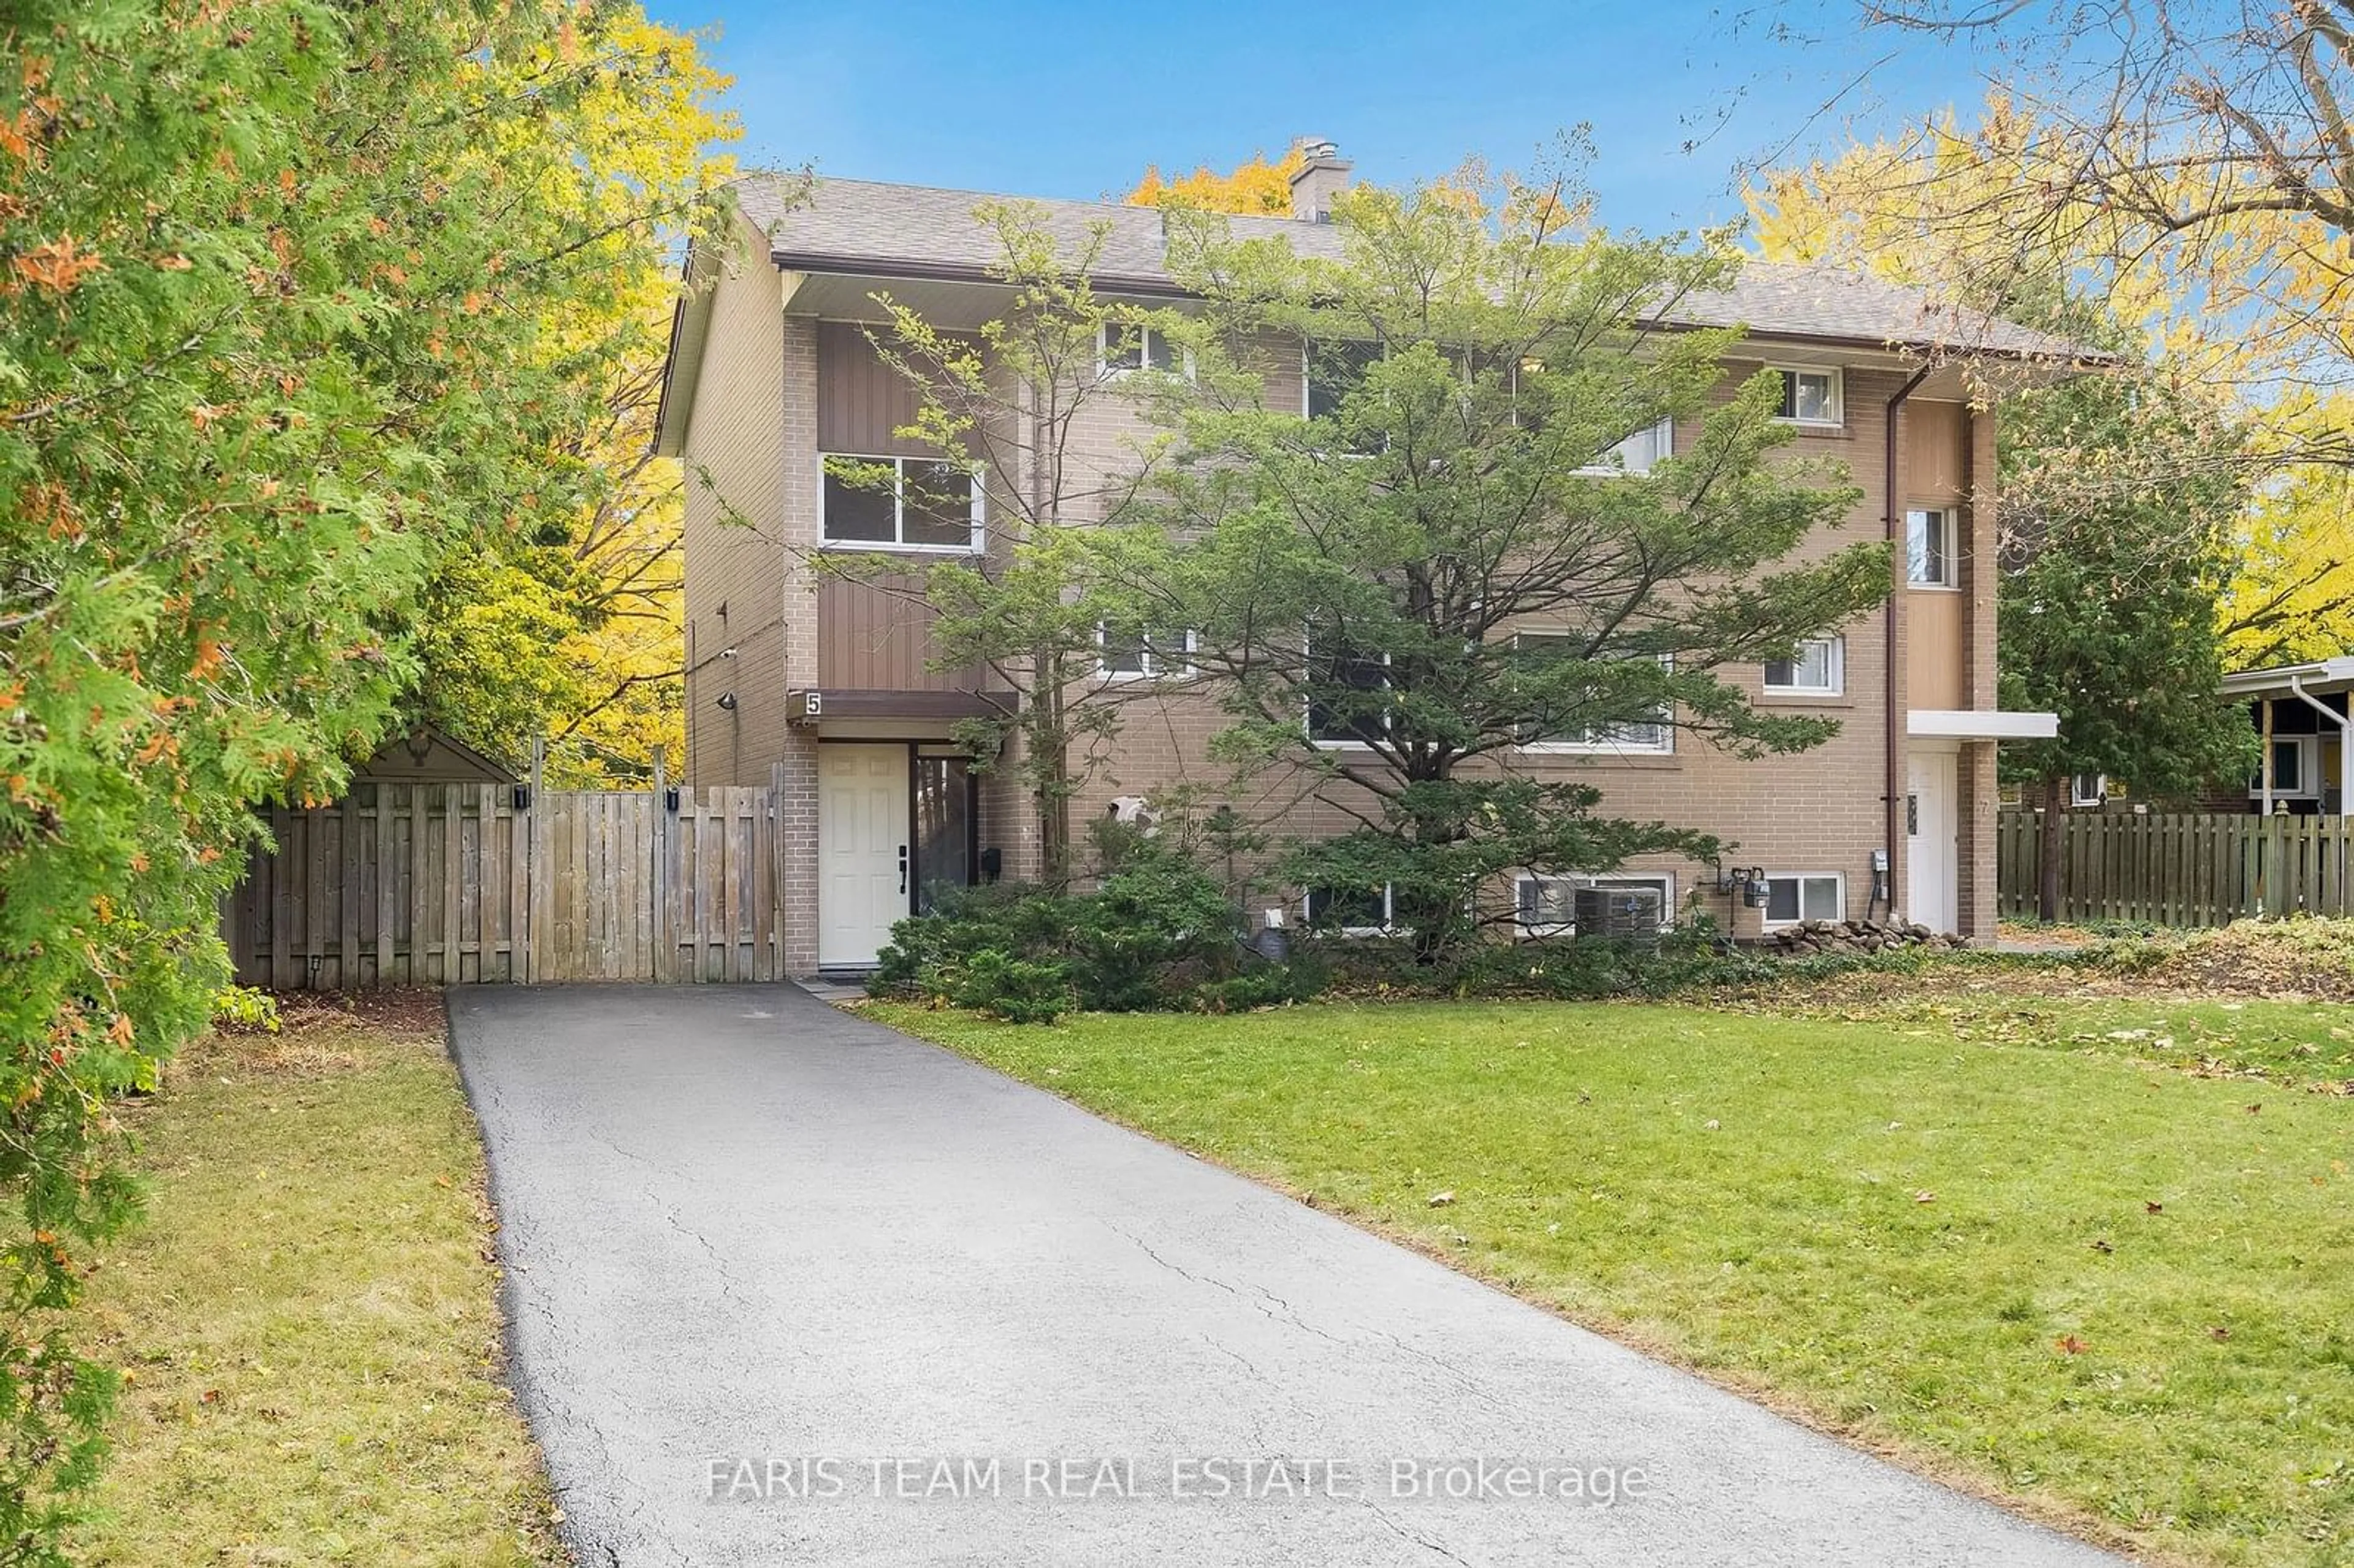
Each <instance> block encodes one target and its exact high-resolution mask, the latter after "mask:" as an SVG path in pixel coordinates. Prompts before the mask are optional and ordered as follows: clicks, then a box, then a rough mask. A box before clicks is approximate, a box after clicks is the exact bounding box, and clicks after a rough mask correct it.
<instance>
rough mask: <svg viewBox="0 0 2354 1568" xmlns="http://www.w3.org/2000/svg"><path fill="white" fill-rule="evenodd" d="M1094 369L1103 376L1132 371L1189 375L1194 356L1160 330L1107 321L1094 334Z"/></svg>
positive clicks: (1135, 324) (1191, 370)
mask: <svg viewBox="0 0 2354 1568" xmlns="http://www.w3.org/2000/svg"><path fill="white" fill-rule="evenodd" d="M1096 369H1097V373H1098V374H1099V375H1103V376H1125V375H1127V374H1128V373H1129V372H1130V371H1134V370H1157V371H1160V372H1161V373H1162V374H1164V375H1170V376H1178V375H1182V376H1191V375H1192V374H1193V355H1191V354H1189V353H1187V352H1186V351H1185V350H1184V349H1183V348H1182V347H1181V346H1179V344H1177V342H1176V340H1175V339H1173V338H1172V337H1171V336H1170V335H1169V334H1167V333H1165V332H1163V331H1161V329H1160V328H1159V327H1156V326H1140V325H1139V324H1137V323H1133V322H1106V323H1104V324H1103V326H1102V328H1101V329H1100V330H1098V331H1097V334H1096Z"/></svg>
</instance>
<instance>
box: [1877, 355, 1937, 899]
mask: <svg viewBox="0 0 2354 1568" xmlns="http://www.w3.org/2000/svg"><path fill="white" fill-rule="evenodd" d="M1931 368H1932V367H1931V366H1926V365H1925V366H1922V367H1921V368H1920V369H1918V370H1916V371H1914V373H1913V375H1912V377H1911V378H1910V379H1909V380H1907V381H1906V382H1905V383H1904V385H1903V386H1902V387H1898V388H1897V389H1896V395H1895V396H1894V397H1891V398H1889V399H1888V411H1887V414H1886V416H1885V417H1884V418H1883V419H1882V434H1883V435H1884V436H1885V437H1886V439H1887V443H1888V444H1887V450H1886V451H1885V452H1884V453H1883V454H1882V464H1881V470H1880V471H1881V479H1882V484H1883V485H1884V486H1885V502H1886V514H1885V515H1884V516H1883V517H1882V524H1883V525H1884V526H1885V527H1886V529H1887V535H1888V544H1889V551H1888V557H1889V559H1888V574H1889V588H1888V605H1887V608H1886V609H1885V610H1884V611H1883V612H1882V613H1883V618H1884V619H1883V630H1882V646H1883V647H1884V648H1885V649H1886V650H1887V652H1886V654H1885V656H1884V658H1883V661H1882V662H1884V663H1885V664H1886V665H1887V672H1886V678H1885V679H1884V680H1883V681H1882V686H1883V687H1884V688H1885V691H1884V693H1883V697H1884V701H1885V707H1884V709H1883V714H1882V717H1883V723H1882V728H1883V729H1884V730H1885V731H1886V732H1887V733H1886V737H1885V738H1886V750H1887V755H1886V758H1885V759H1884V768H1885V777H1884V779H1883V780H1882V781H1883V782H1884V783H1885V784H1886V786H1887V789H1886V792H1885V793H1884V794H1883V795H1882V797H1881V799H1882V801H1883V802H1884V803H1885V805H1886V808H1887V810H1886V819H1887V820H1886V823H1885V826H1886V828H1887V833H1888V912H1889V913H1890V914H1892V915H1893V914H1894V913H1895V911H1896V846H1897V845H1898V844H1900V843H1902V842H1904V795H1905V790H1904V732H1903V706H1904V705H1903V703H1902V702H1900V701H1899V700H1898V698H1897V694H1896V692H1897V682H1898V681H1900V680H1902V679H1903V676H1904V673H1905V672H1903V671H1902V670H1899V669H1898V668H1897V666H1896V634H1897V630H1898V629H1899V628H1900V627H1901V626H1902V625H1903V610H1902V609H1901V607H1902V605H1903V599H1904V588H1905V585H1906V584H1907V583H1908V582H1909V581H1910V580H1911V578H1910V574H1909V573H1907V571H1906V570H1905V567H1904V508H1903V504H1902V500H1901V498H1902V494H1903V493H1902V491H1901V490H1900V489H1899V487H1898V485H1897V482H1896V413H1897V410H1898V409H1899V408H1902V407H1903V403H1904V399H1906V398H1907V397H1912V396H1913V394H1914V391H1916V390H1917V389H1918V388H1919V387H1920V385H1921V383H1922V382H1924V381H1925V380H1927V379H1928V378H1929V372H1930V370H1931ZM1905 870H1906V871H1907V872H1910V871H1911V870H1912V867H1911V866H1909V865H1908V866H1906V867H1905ZM1871 912H1872V911H1871V908H1870V906H1869V905H1867V906H1866V907H1865V910H1864V913H1865V915H1866V916H1867V917H1868V916H1870V915H1871Z"/></svg>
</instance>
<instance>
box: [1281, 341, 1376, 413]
mask: <svg viewBox="0 0 2354 1568" xmlns="http://www.w3.org/2000/svg"><path fill="white" fill-rule="evenodd" d="M1381 357H1382V345H1381V344H1378V343H1358V342H1345V341H1344V342H1339V343H1322V342H1319V341H1317V340H1316V339H1313V338H1310V340H1309V343H1308V347H1307V349H1306V351H1305V354H1304V356H1303V358H1302V359H1301V362H1300V369H1301V374H1300V379H1301V383H1302V387H1303V388H1304V389H1303V391H1302V392H1301V394H1300V409H1299V411H1300V412H1301V413H1303V414H1305V415H1307V416H1308V417H1309V418H1311V419H1330V418H1334V417H1335V416H1337V415H1338V414H1339V413H1340V412H1341V404H1342V403H1343V402H1345V401H1346V400H1347V399H1348V397H1349V395H1350V394H1351V393H1352V392H1354V391H1355V390H1356V389H1357V387H1358V384H1359V383H1361V382H1363V380H1364V378H1365V371H1366V370H1367V368H1368V367H1370V366H1372V365H1373V363H1374V362H1375V361H1376V360H1378V359H1380V358H1381Z"/></svg>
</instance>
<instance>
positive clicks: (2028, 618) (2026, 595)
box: [1997, 376, 2257, 920]
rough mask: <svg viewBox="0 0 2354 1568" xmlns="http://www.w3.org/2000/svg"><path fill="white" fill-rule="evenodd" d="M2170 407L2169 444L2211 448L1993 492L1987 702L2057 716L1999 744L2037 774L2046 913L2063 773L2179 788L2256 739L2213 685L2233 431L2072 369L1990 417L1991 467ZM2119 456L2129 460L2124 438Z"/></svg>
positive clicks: (2198, 785) (2006, 760)
mask: <svg viewBox="0 0 2354 1568" xmlns="http://www.w3.org/2000/svg"><path fill="white" fill-rule="evenodd" d="M2168 420H2171V421H2172V422H2173V423H2174V425H2175V426H2176V427H2177V428H2176V429H2173V430H2172V431H2171V432H2168V434H2169V435H2170V438H2171V439H2170V440H2168V447H2169V450H2174V451H2177V452H2181V451H2189V450H2195V449H2196V448H2198V447H2200V446H2201V445H2204V446H2206V447H2208V448H2209V449H2211V450H2213V451H2214V452H2215V453H2216V460H2215V461H2212V462H2211V463H2207V464H2203V465H2189V466H2187V467H2185V466H2179V465H2176V464H2173V463H2168V465H2167V472H2166V474H2165V475H2164V476H2163V477H2160V478H2157V479H2154V480H2153V481H2152V482H2150V483H2147V484H2146V485H2143V486H2140V487H2137V488H2133V489H2122V488H2112V487H2102V486H2094V487H2090V488H2087V489H2086V490H2084V492H2082V493H2079V494H2076V495H2074V496H2069V495H2066V494H2064V493H2059V492H2057V491H2056V490H2055V489H2053V488H2052V487H2048V486H2047V487H2044V488H2043V489H2042V490H2041V493H2040V499H2039V501H2038V502H2037V503H2036V504H2035V505H2034V506H2033V507H2031V508H2026V509H2021V508H2017V507H2010V508H2006V511H2007V514H2008V515H2007V518H2006V527H2005V535H2006V537H2005V542H2004V548H2003V552H2002V563H2001V577H2000V579H1999V582H2000V588H1999V613H2000V641H2001V645H2002V665H2001V670H2000V673H1999V681H2000V684H2001V700H2002V705H2003V706H2004V707H2006V708H2014V709H2021V710H2025V711H2030V712H2037V711H2041V712H2048V713H2056V714H2058V715H2060V732H2059V735H2058V736H2056V737H2055V738H2053V739H2051V740H2033V741H2014V742H2010V743H2008V744H2006V745H2005V746H2004V747H2003V748H2002V757H2001V768H2002V773H2003V776H2004V777H2005V778H2006V779H2011V780H2013V781H2016V782H2018V783H2020V784H2021V785H2022V786H2026V787H2029V788H2031V789H2035V790H2037V791H2039V792H2040V793H2041V797H2042V800H2043V807H2044V810H2043V816H2042V819H2041V841H2042V843H2041V848H2042V853H2041V885H2040V887H2039V890H2038V901H2039V905H2040V908H2041V915H2042V917H2043V918H2045V919H2047V920H2052V919H2057V918H2058V917H2059V914H2060V845H2061V823H2062V809H2063V808H2064V806H2065V805H2066V803H2067V800H2068V779H2069V777H2070V775H2072V774H2077V773H2098V774H2106V775H2108V776H2109V777H2111V778H2116V779H2128V780H2130V781H2131V782H2132V784H2133V787H2134V789H2135V790H2136V791H2137V793H2141V794H2147V795H2155V796H2159V797H2165V796H2169V795H2175V796H2179V795H2187V794H2191V793H2195V792H2196V791H2198V790H2199V789H2202V788H2203V787H2205V786H2206V785H2208V784H2210V783H2211V782H2213V781H2215V780H2217V779H2224V778H2229V777H2232V776H2233V775H2240V776H2244V775H2245V773H2246V771H2247V769H2248V768H2249V767H2250V766H2251V765H2252V764H2253V762H2254V761H2255V759H2256V756H2257V748H2256V737H2255V736H2254V734H2253V732H2252V731H2251V730H2250V729H2249V727H2248V722H2247V718H2246V715H2245V714H2244V713H2243V711H2242V710H2241V709H2240V708H2238V707H2235V706H2233V705H2231V704H2228V703H2225V702H2222V701H2221V700H2219V698H2218V696H2217V688H2218V685H2219V683H2221V680H2222V677H2223V673H2224V659H2223V644H2222V641H2221V638H2220V637H2219V636H2218V635H2217V631H2216V618H2217V605H2218V603H2219V601H2220V600H2221V599H2222V598H2223V596H2224V595H2225V594H2226V592H2227V591H2228V589H2229V586H2230V583H2231V580H2232V572H2233V568H2234V565H2235V552H2234V550H2233V548H2232V541H2233V539H2234V537H2235V527H2234V524H2235V523H2236V521H2237V519H2238V518H2240V517H2241V516H2242V515H2243V512H2244V509H2245V505H2246V500H2247V487H2246V481H2245V477H2244V474H2243V471H2241V470H2240V469H2239V468H2238V466H2237V465H2236V464H2235V463H2234V462H2233V461H2232V456H2233V449H2234V445H2235V442H2236V440H2237V439H2238V433H2237V431H2236V430H2235V429H2232V427H2231V426H2230V425H2228V424H2220V425H2219V424H2218V423H2216V422H2214V421H2213V419H2212V418H2211V409H2210V408H2208V407H2207V406H2206V405H2205V403H2204V401H2203V400H2197V401H2189V402H2186V400H2183V399H2173V400H2171V401H2169V400H2168V399H2166V398H2165V397H2163V395H2162V394H2159V393H2156V392H2154V391H2153V390H2152V389H2151V388H2150V387H2147V386H2137V385H2136V384H2135V383H2134V382H2133V381H2132V380H2130V379H2123V378H2111V377H2098V376H2094V377H2085V378H2083V379H2081V380H2078V381H2075V382H2073V383H2071V384H2069V385H2067V386H2064V387H2057V388H2052V389H2050V390H2047V391H2045V392H2042V393H2040V394H2038V395H2036V396H2035V397H2030V398H2022V399H2020V402H2019V406H2018V407H2017V408H2013V409H2010V410H2009V411H2007V412H2006V414H2005V416H2004V418H2003V422H2002V423H2001V425H2000V426H1999V428H1998V433H1997V450H1998V453H1999V465H2000V466H2001V467H2002V468H2004V469H2005V470H2009V469H2011V468H2014V467H2016V466H2018V465H2019V464H2020V462H2022V461H2047V460H2048V456H2049V453H2050V452H2051V451H2052V450H2054V449H2066V450H2086V451H2096V452H2097V451H2102V450H2105V449H2110V448H2130V447H2132V446H2133V445H2134V444H2135V443H2137V442H2142V441H2147V440H2151V439H2152V437H2153V433H2154V432H2158V431H2159V430H2160V429H2161V427H2162V426H2163V425H2164V424H2165V423H2166V422H2167V421H2168ZM2120 461H2131V454H2130V452H2129V451H2128V452H2127V453H2126V455H2125V456H2124V457H2123V458H2122V459H2121V460H2120Z"/></svg>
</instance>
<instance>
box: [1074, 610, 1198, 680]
mask: <svg viewBox="0 0 2354 1568" xmlns="http://www.w3.org/2000/svg"><path fill="white" fill-rule="evenodd" d="M1096 647H1097V650H1098V652H1097V655H1096V672H1097V673H1098V674H1100V675H1102V676H1103V677H1104V678H1105V679H1106V680H1109V681H1153V680H1161V679H1163V678H1166V677H1170V676H1184V675H1191V674H1192V673H1193V660H1192V659H1190V658H1189V657H1187V655H1189V654H1191V653H1192V652H1193V632H1192V631H1191V630H1186V631H1146V632H1134V631H1115V630H1112V629H1111V628H1110V627H1108V626H1105V625H1102V624H1101V623H1098V624H1097V627H1096Z"/></svg>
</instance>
